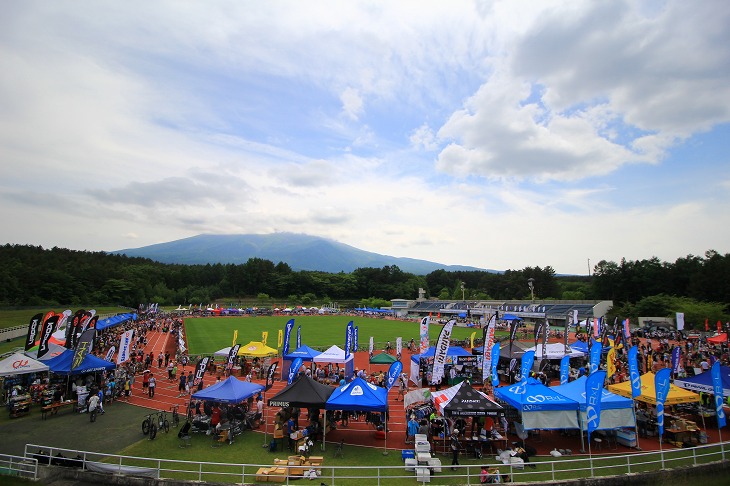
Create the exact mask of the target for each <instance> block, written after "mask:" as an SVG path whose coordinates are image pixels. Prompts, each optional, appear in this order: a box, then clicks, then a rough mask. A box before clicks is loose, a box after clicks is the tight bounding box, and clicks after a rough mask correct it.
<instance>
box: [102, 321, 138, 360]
mask: <svg viewBox="0 0 730 486" xmlns="http://www.w3.org/2000/svg"><path fill="white" fill-rule="evenodd" d="M133 337H134V329H129V330H127V331H124V332H123V333H122V336H121V337H120V338H119V353H117V364H122V363H124V362H125V361H127V360H128V359H129V349H130V348H131V347H132V338H133ZM107 361H108V360H107Z"/></svg>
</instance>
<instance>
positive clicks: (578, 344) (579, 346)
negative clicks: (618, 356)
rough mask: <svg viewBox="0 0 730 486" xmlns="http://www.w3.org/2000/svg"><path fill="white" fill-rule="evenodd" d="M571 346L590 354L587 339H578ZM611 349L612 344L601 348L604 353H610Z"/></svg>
mask: <svg viewBox="0 0 730 486" xmlns="http://www.w3.org/2000/svg"><path fill="white" fill-rule="evenodd" d="M570 347H571V348H573V349H575V350H576V351H580V352H581V353H585V354H586V355H587V354H588V343H587V342H585V341H576V342H574V343H573V344H571V345H570ZM610 350H611V346H604V347H603V349H602V350H601V352H602V353H608V352H609V351H610Z"/></svg>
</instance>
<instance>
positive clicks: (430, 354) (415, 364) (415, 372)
mask: <svg viewBox="0 0 730 486" xmlns="http://www.w3.org/2000/svg"><path fill="white" fill-rule="evenodd" d="M435 355H436V346H431V347H430V348H428V349H427V350H426V352H425V353H423V354H414V355H413V356H411V369H410V376H409V379H410V380H411V381H412V382H413V383H415V384H417V385H418V386H421V379H420V375H419V372H420V371H421V358H424V359H427V360H429V359H430V360H433V358H434V356H435ZM457 356H472V354H471V353H470V352H469V351H467V350H466V349H464V348H461V347H459V346H449V349H448V350H447V351H446V364H447V365H450V364H452V363H455V362H456V358H457Z"/></svg>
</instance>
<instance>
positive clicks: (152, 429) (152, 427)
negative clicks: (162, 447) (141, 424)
mask: <svg viewBox="0 0 730 486" xmlns="http://www.w3.org/2000/svg"><path fill="white" fill-rule="evenodd" d="M155 437H157V425H155V423H154V422H152V424H151V425H150V440H154V439H155Z"/></svg>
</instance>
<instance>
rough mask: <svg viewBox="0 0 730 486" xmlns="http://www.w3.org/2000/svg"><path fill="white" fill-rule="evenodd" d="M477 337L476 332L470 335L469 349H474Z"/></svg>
mask: <svg viewBox="0 0 730 486" xmlns="http://www.w3.org/2000/svg"><path fill="white" fill-rule="evenodd" d="M476 336H477V332H476V331H474V332H472V333H471V334H470V335H469V347H470V348H474V338H475V337H476Z"/></svg>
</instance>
